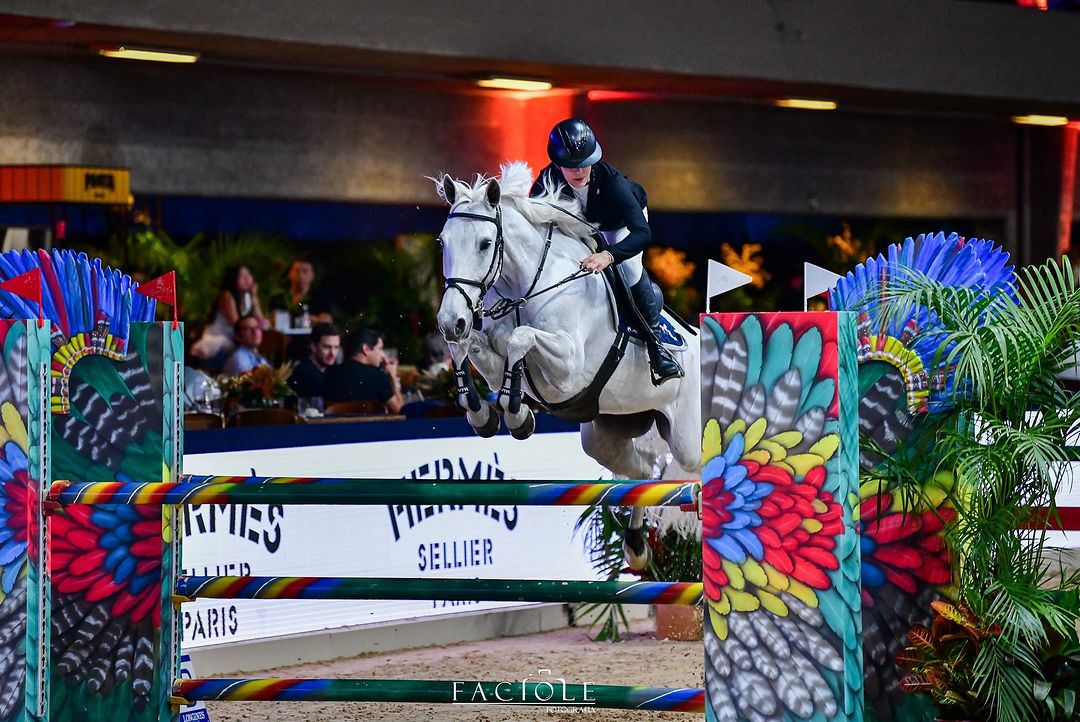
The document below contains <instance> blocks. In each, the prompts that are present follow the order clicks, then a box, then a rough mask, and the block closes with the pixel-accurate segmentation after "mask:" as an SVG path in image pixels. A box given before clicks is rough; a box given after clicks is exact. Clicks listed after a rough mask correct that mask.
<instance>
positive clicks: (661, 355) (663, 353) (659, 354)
mask: <svg viewBox="0 0 1080 722" xmlns="http://www.w3.org/2000/svg"><path fill="white" fill-rule="evenodd" d="M661 359H666V360H667V361H670V362H671V363H673V364H675V368H676V369H678V371H673V372H671V373H667V374H664V375H663V376H661V375H660V374H659V372H657V370H656V367H657V365H658V364H654V363H653V359H652V358H650V359H649V377H650V379H651V380H652V385H653V386H659V385H660V384H662V383H664V382H666V381H670V380H671V379H681V378H683V377H684V376H686V371H685V370H684V369H683V367H682V364H681V363H679V362H678V361H677V360H676V359H675V358H674V357H673V356H672V355H671V354H670V353H669V352H668V350H667V349H666V348H664V347H663V346H659V345H658V346H657V348H656V361H657V362H659V361H660V360H661Z"/></svg>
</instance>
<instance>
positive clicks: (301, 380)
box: [289, 323, 341, 398]
mask: <svg viewBox="0 0 1080 722" xmlns="http://www.w3.org/2000/svg"><path fill="white" fill-rule="evenodd" d="M309 349H310V353H309V354H308V357H307V358H306V359H304V360H303V361H301V362H300V363H298V364H297V365H296V368H294V369H293V372H292V376H290V377H289V386H292V388H293V391H295V392H296V395H297V396H299V397H300V398H304V397H313V396H325V393H323V392H324V390H325V386H326V370H327V369H328V368H330V367H331V366H333V365H334V364H336V363H337V356H338V351H340V350H341V331H340V329H338V327H337V326H335V325H334V324H332V323H317V324H315V326H314V328H312V329H311V343H310V345H309Z"/></svg>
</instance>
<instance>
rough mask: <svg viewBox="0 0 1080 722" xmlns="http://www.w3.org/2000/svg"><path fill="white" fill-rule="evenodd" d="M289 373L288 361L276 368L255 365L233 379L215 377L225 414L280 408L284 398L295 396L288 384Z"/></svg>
mask: <svg viewBox="0 0 1080 722" xmlns="http://www.w3.org/2000/svg"><path fill="white" fill-rule="evenodd" d="M292 370H293V364H292V363H291V362H290V363H286V364H283V365H282V366H279V367H277V368H275V367H273V366H256V367H255V368H253V369H252V370H251V371H248V372H246V373H242V374H239V375H237V376H219V377H218V386H220V387H221V391H222V393H223V394H224V396H225V407H226V409H227V411H228V412H230V413H232V412H235V411H239V410H241V409H266V408H272V407H275V406H281V405H282V403H283V402H284V400H285V399H286V398H288V397H291V396H295V395H296V392H294V391H293V390H292V387H290V386H289V384H288V381H289V377H290V376H291V375H292Z"/></svg>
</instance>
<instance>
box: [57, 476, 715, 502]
mask: <svg viewBox="0 0 1080 722" xmlns="http://www.w3.org/2000/svg"><path fill="white" fill-rule="evenodd" d="M180 479H181V480H180V481H177V482H164V483H162V482H147V483H133V482H96V481H91V482H71V481H64V480H58V481H54V482H53V484H52V486H51V487H50V490H49V501H51V502H53V503H60V504H180V505H193V504H356V505H380V504H388V505H390V504H407V505H417V504H461V505H466V506H475V505H477V504H517V505H519V506H592V505H594V504H596V505H600V506H696V505H697V503H698V497H699V496H700V489H701V485H700V484H699V483H698V482H696V481H678V482H667V481H664V482H656V481H623V482H593V483H566V482H552V481H536V482H532V481H530V482H509V483H508V482H498V483H486V482H458V481H455V482H417V481H402V480H398V479H395V480H387V479H349V478H337V477H330V478H318V477H292V476H195V475H184V476H181V477H180Z"/></svg>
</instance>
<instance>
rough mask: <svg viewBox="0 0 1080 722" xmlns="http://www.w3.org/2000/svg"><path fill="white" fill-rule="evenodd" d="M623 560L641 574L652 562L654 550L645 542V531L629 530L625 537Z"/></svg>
mask: <svg viewBox="0 0 1080 722" xmlns="http://www.w3.org/2000/svg"><path fill="white" fill-rule="evenodd" d="M623 559H625V560H626V566H628V567H630V568H631V569H632V570H634V571H635V572H640V571H642V570H643V569H645V567H647V566H649V562H650V561H652V549H651V548H650V547H649V545H648V544H647V543H646V542H645V529H643V528H639V529H627V530H626V533H625V534H624V535H623Z"/></svg>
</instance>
